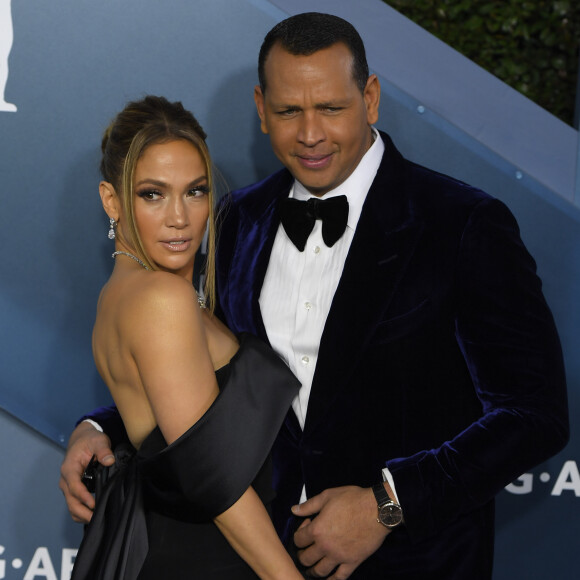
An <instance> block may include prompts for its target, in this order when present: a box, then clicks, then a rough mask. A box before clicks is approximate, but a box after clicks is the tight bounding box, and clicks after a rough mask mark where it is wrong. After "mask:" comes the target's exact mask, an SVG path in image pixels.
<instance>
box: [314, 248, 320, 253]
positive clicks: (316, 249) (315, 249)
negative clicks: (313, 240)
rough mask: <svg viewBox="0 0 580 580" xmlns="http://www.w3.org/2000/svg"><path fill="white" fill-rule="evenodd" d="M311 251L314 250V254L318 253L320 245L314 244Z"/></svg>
mask: <svg viewBox="0 0 580 580" xmlns="http://www.w3.org/2000/svg"><path fill="white" fill-rule="evenodd" d="M313 252H314V253H315V254H320V246H314V250H313Z"/></svg>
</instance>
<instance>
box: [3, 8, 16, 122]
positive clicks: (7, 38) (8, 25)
mask: <svg viewBox="0 0 580 580" xmlns="http://www.w3.org/2000/svg"><path fill="white" fill-rule="evenodd" d="M10 2H12V0H0V111H6V112H11V113H14V112H15V111H16V105H14V104H12V103H7V102H6V100H5V99H4V90H5V89H6V83H7V82H8V56H9V55H10V51H11V50H12V40H13V38H14V33H13V30H12V11H11V10H10Z"/></svg>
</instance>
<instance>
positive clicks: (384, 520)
mask: <svg viewBox="0 0 580 580" xmlns="http://www.w3.org/2000/svg"><path fill="white" fill-rule="evenodd" d="M387 486H388V484H387ZM388 487H389V486H388ZM372 490H373V494H374V496H375V499H376V501H377V510H378V515H377V522H379V523H380V524H382V525H383V526H385V527H386V528H389V529H393V528H396V527H397V526H398V525H399V524H401V523H402V522H403V510H402V508H401V506H400V505H399V504H398V503H397V502H396V501H394V500H393V498H392V497H391V495H389V493H388V492H387V489H385V484H384V483H382V482H381V483H376V484H375V485H373V486H372Z"/></svg>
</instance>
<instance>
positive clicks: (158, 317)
mask: <svg viewBox="0 0 580 580" xmlns="http://www.w3.org/2000/svg"><path fill="white" fill-rule="evenodd" d="M198 309H199V308H198V304H197V295H196V292H195V288H194V287H193V285H192V284H191V282H189V281H187V280H185V279H184V278H181V277H180V276H177V275H175V274H171V273H169V272H161V271H155V272H147V273H145V272H144V273H143V274H142V275H140V276H139V279H137V278H135V279H134V280H132V283H131V284H130V287H127V288H126V289H125V292H124V296H123V308H122V311H123V322H124V323H125V324H127V325H128V326H129V327H130V328H131V330H132V332H131V334H133V335H134V334H135V332H138V333H148V332H149V331H154V330H155V329H157V330H159V329H160V328H169V327H171V326H175V325H180V324H181V323H183V322H184V321H187V323H188V324H191V322H192V320H194V319H197V318H198V312H197V311H198Z"/></svg>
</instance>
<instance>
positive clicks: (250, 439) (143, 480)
mask: <svg viewBox="0 0 580 580" xmlns="http://www.w3.org/2000/svg"><path fill="white" fill-rule="evenodd" d="M216 376H217V379H218V384H219V386H220V394H219V396H218V398H217V399H216V401H215V402H214V404H213V405H212V406H211V407H210V409H209V410H208V411H207V412H206V413H205V415H204V416H203V417H202V418H201V419H200V420H199V421H198V422H197V423H196V424H195V425H194V426H193V427H191V428H190V429H189V430H188V431H187V432H186V433H184V434H183V435H182V436H181V437H180V438H179V439H177V440H176V441H174V442H173V443H172V444H171V445H167V444H166V443H165V440H164V439H163V436H162V434H161V432H160V431H159V429H158V428H156V429H155V430H154V431H153V432H152V433H151V434H150V435H149V436H148V437H147V439H146V440H145V441H144V442H143V444H142V446H141V448H140V449H139V451H138V452H137V453H135V452H134V450H133V451H131V450H127V448H120V449H119V450H116V452H115V455H116V457H117V462H116V464H115V466H114V468H112V469H107V468H104V469H102V470H101V473H100V474H99V482H100V486H98V487H97V494H96V497H97V506H96V509H95V513H94V514H93V518H92V520H91V523H90V524H89V526H88V527H87V529H86V530H85V535H84V538H83V541H82V544H81V547H80V548H79V552H78V554H77V559H76V561H75V565H74V569H73V574H72V580H81V579H104V580H112V579H123V580H132V579H137V578H138V579H139V580H150V579H153V578H155V579H156V580H157V579H159V578H171V579H172V580H179V579H188V580H190V579H194V580H195V579H208V580H210V579H211V580H222V579H223V580H226V579H227V580H245V579H255V578H256V575H255V574H254V573H253V571H252V570H251V569H250V567H249V566H248V565H247V564H246V563H245V562H244V561H243V560H242V559H241V558H240V557H239V556H238V555H237V554H236V552H235V551H234V550H233V549H232V548H231V546H230V545H229V544H228V542H227V541H226V540H225V538H224V537H223V536H222V535H221V533H220V532H219V530H218V529H217V527H216V526H215V524H214V523H213V522H212V520H213V518H214V517H215V516H217V515H218V514H220V513H222V512H223V511H225V510H226V509H227V508H228V507H230V506H231V505H232V504H233V503H235V501H236V500H237V499H238V498H239V497H240V496H241V495H242V494H243V493H244V491H245V490H246V489H247V488H248V487H249V486H250V485H252V486H253V487H254V489H255V490H256V492H257V493H258V495H259V496H260V498H261V499H262V501H263V502H264V503H265V504H266V506H268V503H269V502H270V501H271V500H272V499H273V491H272V487H271V466H270V459H269V450H270V448H271V446H272V443H273V442H274V439H275V437H276V435H277V433H278V430H279V428H280V425H281V424H282V421H283V419H284V416H285V415H286V412H287V411H288V409H289V407H290V404H291V401H292V399H293V397H294V396H295V395H296V393H297V392H298V389H299V387H300V384H299V383H298V381H297V379H296V378H295V377H294V375H292V373H291V372H290V371H289V369H288V368H287V367H286V365H285V364H284V363H283V361H281V360H280V359H279V358H278V356H277V355H276V354H275V353H274V352H273V351H272V350H271V349H270V348H269V347H267V346H266V345H265V344H264V343H262V342H261V341H260V340H258V339H256V338H254V337H253V336H251V335H242V336H241V337H240V349H239V350H238V352H237V353H236V355H235V356H234V357H233V358H232V360H231V361H230V363H229V364H228V365H227V366H225V367H223V368H222V369H220V370H219V371H218V372H217V373H216ZM99 482H98V483H99ZM99 487H100V489H99Z"/></svg>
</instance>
